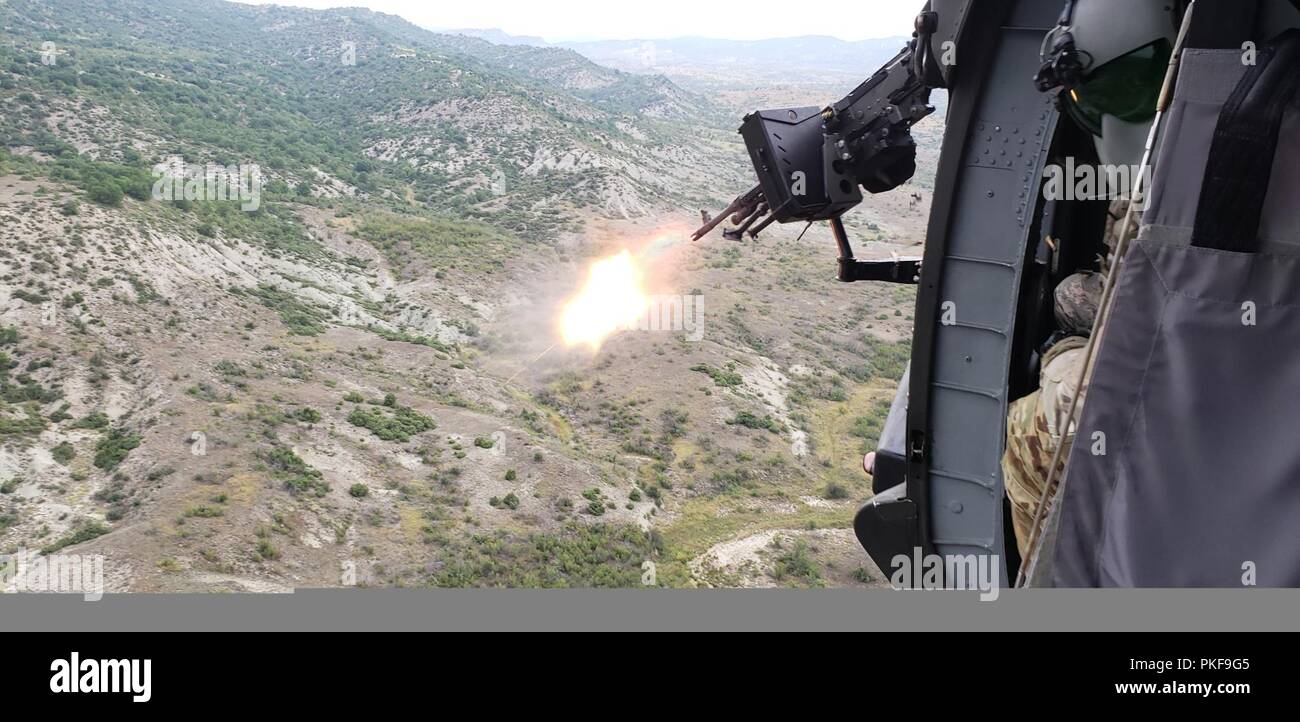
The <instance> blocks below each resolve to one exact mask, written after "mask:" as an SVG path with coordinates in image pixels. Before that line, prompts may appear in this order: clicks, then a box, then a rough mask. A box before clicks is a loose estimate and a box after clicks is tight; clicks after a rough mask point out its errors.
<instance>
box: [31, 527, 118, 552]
mask: <svg viewBox="0 0 1300 722" xmlns="http://www.w3.org/2000/svg"><path fill="white" fill-rule="evenodd" d="M108 532H109V528H108V527H107V526H105V525H104V524H102V523H101V522H98V521H95V520H93V519H92V520H90V521H87V522H85V523H83V524H81V525H79V526H78V527H77V528H76V529H74V530H73V532H72V533H71V534H68V535H67V536H65V537H63V538H61V539H59V540H58V541H56V542H54V543H52V544H47V545H46V546H44V547H42V548H41V553H42V554H53V553H54V552H57V551H59V550H60V549H62V548H64V547H69V546H72V545H73V544H80V543H82V542H88V541H90V540H91V539H94V538H96V537H100V536H103V535H105V534H107V533H108Z"/></svg>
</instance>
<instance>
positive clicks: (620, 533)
mask: <svg viewBox="0 0 1300 722" xmlns="http://www.w3.org/2000/svg"><path fill="white" fill-rule="evenodd" d="M663 551H664V549H663V542H662V540H661V539H660V538H659V537H658V535H656V534H654V533H652V532H650V533H648V532H643V531H641V530H640V529H637V528H636V527H634V526H631V525H615V524H580V523H576V522H574V523H569V524H567V525H565V526H564V528H562V529H561V530H559V531H558V532H555V533H549V532H546V533H541V532H539V533H536V534H531V535H529V536H527V537H524V538H519V537H513V536H509V535H507V534H505V533H497V534H477V535H474V536H473V537H472V538H471V539H470V540H469V541H468V542H467V543H466V542H452V543H450V544H448V545H446V546H445V547H444V548H443V549H442V551H441V553H440V555H439V558H440V562H441V564H440V565H439V569H438V571H436V572H434V573H433V574H432V576H431V578H430V580H429V581H430V583H431V584H432V585H434V586H439V587H548V588H556V587H575V588H582V587H637V586H640V585H641V574H642V568H641V565H642V563H643V562H645V561H649V560H652V559H655V558H658V557H659V556H660V555H661V554H662V553H663ZM661 576H662V575H661ZM665 581H670V580H664V579H661V580H660V582H661V583H664V582H665Z"/></svg>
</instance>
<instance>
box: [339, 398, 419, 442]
mask: <svg viewBox="0 0 1300 722" xmlns="http://www.w3.org/2000/svg"><path fill="white" fill-rule="evenodd" d="M348 423H349V424H352V425H353V426H360V427H361V428H363V429H369V430H370V433H372V434H374V435H375V436H378V437H379V438H380V439H383V440H384V441H409V440H410V439H411V437H412V436H414V435H416V434H421V433H424V432H425V431H430V430H432V429H434V428H437V424H435V423H434V421H433V419H431V418H429V417H428V416H425V415H424V414H421V413H420V412H418V411H416V410H415V409H412V408H411V407H409V406H397V407H394V408H393V410H392V411H386V410H385V409H383V408H372V409H365V408H356V409H353V410H352V413H350V414H348Z"/></svg>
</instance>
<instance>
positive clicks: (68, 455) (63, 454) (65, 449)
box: [50, 441, 77, 464]
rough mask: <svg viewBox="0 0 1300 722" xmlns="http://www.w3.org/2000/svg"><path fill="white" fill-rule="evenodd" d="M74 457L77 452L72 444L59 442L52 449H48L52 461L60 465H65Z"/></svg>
mask: <svg viewBox="0 0 1300 722" xmlns="http://www.w3.org/2000/svg"><path fill="white" fill-rule="evenodd" d="M76 455H77V450H76V449H75V448H73V446H72V444H69V443H68V442H66V441H64V442H61V443H59V444H58V445H57V446H55V447H54V448H53V449H50V456H52V457H54V460H55V461H57V462H59V463H60V464H67V463H68V462H69V461H72V459H73V457H75V456H76Z"/></svg>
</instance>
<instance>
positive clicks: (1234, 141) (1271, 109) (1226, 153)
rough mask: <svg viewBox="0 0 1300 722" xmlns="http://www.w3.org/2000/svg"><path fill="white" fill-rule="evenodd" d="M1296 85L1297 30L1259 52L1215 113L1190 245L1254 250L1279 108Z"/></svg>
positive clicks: (1299, 78) (1299, 81)
mask: <svg viewBox="0 0 1300 722" xmlns="http://www.w3.org/2000/svg"><path fill="white" fill-rule="evenodd" d="M1298 87H1300V30H1295V29H1292V30H1288V31H1287V32H1285V33H1283V34H1282V35H1279V36H1278V37H1277V39H1276V40H1274V41H1273V42H1272V43H1270V44H1269V45H1268V46H1267V47H1265V48H1264V49H1262V50H1261V51H1260V52H1259V56H1258V57H1257V58H1256V63H1255V65H1253V66H1251V67H1250V68H1249V69H1248V70H1247V71H1246V74H1245V75H1244V76H1242V78H1241V80H1240V82H1238V83H1237V87H1236V88H1234V89H1233V91H1232V95H1230V96H1229V97H1228V101H1227V102H1226V103H1224V105H1223V110H1222V111H1220V113H1219V123H1218V125H1217V126H1216V127H1215V129H1214V140H1213V141H1212V142H1211V144H1210V158H1209V161H1208V162H1207V163H1206V166H1205V178H1204V180H1203V182H1202V183H1201V198H1200V201H1199V202H1198V204H1197V207H1196V226H1195V228H1193V230H1192V245H1193V246H1199V247H1201V248H1217V249H1219V250H1223V251H1236V252H1240V253H1254V252H1255V251H1256V250H1258V248H1259V219H1260V215H1261V214H1262V213H1263V210H1264V197H1265V196H1266V195H1268V182H1269V176H1270V175H1271V174H1272V172H1273V155H1274V154H1275V153H1276V151H1277V135H1278V130H1279V129H1280V128H1281V127H1282V114H1283V112H1284V111H1285V110H1286V108H1287V106H1289V105H1290V104H1291V100H1292V98H1294V97H1295V94H1296V89H1297V88H1298Z"/></svg>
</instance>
